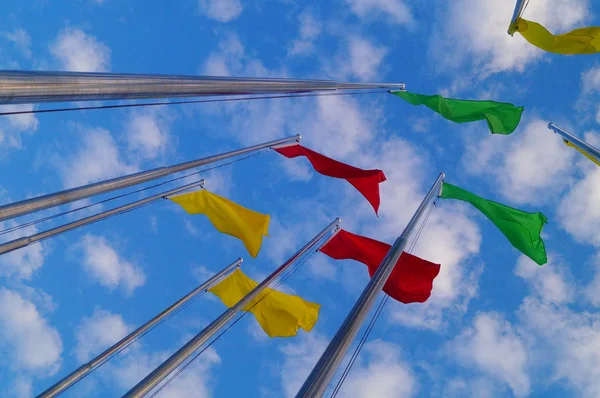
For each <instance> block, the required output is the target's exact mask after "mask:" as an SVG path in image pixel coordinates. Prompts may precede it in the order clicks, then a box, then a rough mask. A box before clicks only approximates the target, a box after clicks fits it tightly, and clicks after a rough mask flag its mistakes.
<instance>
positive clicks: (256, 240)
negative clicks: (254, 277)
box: [169, 189, 270, 257]
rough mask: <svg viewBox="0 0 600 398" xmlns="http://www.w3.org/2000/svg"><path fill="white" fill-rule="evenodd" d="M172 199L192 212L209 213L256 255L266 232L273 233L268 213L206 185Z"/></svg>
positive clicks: (227, 231)
mask: <svg viewBox="0 0 600 398" xmlns="http://www.w3.org/2000/svg"><path fill="white" fill-rule="evenodd" d="M169 199H170V200H172V201H173V202H175V203H177V204H178V205H180V206H181V207H183V209H184V210H185V211H186V212H188V213H189V214H204V215H206V217H208V219H209V220H210V222H211V223H212V225H213V226H214V227H215V228H216V229H217V230H218V231H219V232H222V233H224V234H227V235H231V236H234V237H236V238H238V239H240V240H241V241H242V242H243V243H244V246H245V247H246V249H247V250H248V253H250V255H251V256H252V257H256V256H257V255H258V252H259V251H260V247H261V245H262V241H263V236H268V234H269V219H270V217H269V215H268V214H262V213H258V212H256V211H253V210H250V209H247V208H245V207H243V206H240V205H238V204H237V203H235V202H232V201H231V200H229V199H225V198H224V197H222V196H219V195H216V194H214V193H210V192H208V191H207V190H205V189H202V190H199V191H194V192H190V193H184V194H181V195H177V196H172V197H169Z"/></svg>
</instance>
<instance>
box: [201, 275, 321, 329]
mask: <svg viewBox="0 0 600 398" xmlns="http://www.w3.org/2000/svg"><path fill="white" fill-rule="evenodd" d="M256 286H258V283H256V282H255V281H253V280H252V279H250V278H249V277H248V276H246V274H244V273H243V272H242V271H241V270H239V269H237V270H235V271H234V272H232V273H231V274H230V275H229V276H228V277H227V278H225V279H223V280H222V281H221V282H219V283H218V284H216V285H215V286H213V287H211V288H210V289H208V291H209V292H211V293H212V294H214V295H215V296H217V297H218V298H220V299H221V301H222V302H223V304H225V305H226V306H227V307H229V308H231V307H233V306H234V305H236V304H237V303H238V302H239V301H240V300H241V299H242V298H243V297H244V296H245V295H247V294H248V293H250V292H251V291H252V289H254V288H255V287H256ZM320 307H321V306H320V305H319V304H317V303H311V302H309V301H306V300H304V299H303V298H301V297H299V296H293V295H291V294H286V293H282V292H278V291H277V290H273V289H271V288H265V289H264V290H263V291H262V292H260V293H259V295H258V296H256V297H255V298H254V300H252V301H251V302H250V303H249V304H248V305H246V306H245V307H244V308H243V309H242V310H243V311H250V312H251V313H252V314H253V315H254V316H255V317H256V320H257V321H258V323H259V324H260V327H261V328H262V329H263V330H264V331H265V333H266V334H267V335H268V336H269V337H292V336H295V335H296V333H297V332H298V329H299V328H302V329H304V330H305V331H307V332H310V331H311V330H312V328H313V326H315V324H316V323H317V319H318V318H319V308H320Z"/></svg>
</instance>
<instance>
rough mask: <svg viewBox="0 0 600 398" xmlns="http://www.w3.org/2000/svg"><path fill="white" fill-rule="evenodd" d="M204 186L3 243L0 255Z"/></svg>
mask: <svg viewBox="0 0 600 398" xmlns="http://www.w3.org/2000/svg"><path fill="white" fill-rule="evenodd" d="M203 185H204V180H200V181H196V182H192V183H190V184H186V185H183V186H181V187H179V188H174V189H171V190H169V191H165V192H162V193H158V194H156V195H152V196H149V197H147V198H145V199H140V200H137V201H135V202H131V203H129V204H126V205H123V206H119V207H115V208H114V209H110V210H107V211H103V212H102V213H98V214H94V215H93V216H89V217H85V218H82V219H81V220H77V221H73V222H70V223H68V224H63V225H60V226H58V227H56V228H51V229H49V230H47V231H43V232H39V233H37V234H34V235H30V236H24V237H22V238H18V239H14V240H11V241H9V242H6V243H2V244H0V255H2V254H5V253H8V252H12V251H14V250H17V249H20V248H22V247H25V246H28V245H30V244H32V243H35V242H39V241H41V240H44V239H48V238H51V237H53V236H56V235H59V234H62V233H65V232H68V231H71V230H73V229H75V228H79V227H83V226H84V225H88V224H91V223H94V222H97V221H102V220H104V219H106V218H108V217H111V216H114V215H117V214H122V213H125V212H127V211H130V210H133V209H137V208H138V207H141V206H143V205H145V204H148V203H150V202H153V201H155V200H157V199H160V198H165V197H167V196H170V195H175V194H176V193H179V192H182V191H185V190H187V189H190V188H193V187H195V186H203Z"/></svg>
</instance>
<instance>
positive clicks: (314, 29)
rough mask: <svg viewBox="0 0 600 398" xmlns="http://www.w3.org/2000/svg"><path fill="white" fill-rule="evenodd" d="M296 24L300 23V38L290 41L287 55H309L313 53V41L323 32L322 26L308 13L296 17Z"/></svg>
mask: <svg viewBox="0 0 600 398" xmlns="http://www.w3.org/2000/svg"><path fill="white" fill-rule="evenodd" d="M298 22H299V23H300V37H299V38H298V39H296V40H294V41H292V43H291V45H290V48H289V50H288V55H295V56H299V55H310V54H312V53H314V52H315V46H314V44H313V41H314V40H315V39H316V38H317V37H319V35H320V34H321V31H322V30H323V26H322V24H321V22H320V21H318V20H317V19H316V18H315V16H314V15H313V14H312V13H310V12H308V11H305V12H303V13H301V14H300V15H298Z"/></svg>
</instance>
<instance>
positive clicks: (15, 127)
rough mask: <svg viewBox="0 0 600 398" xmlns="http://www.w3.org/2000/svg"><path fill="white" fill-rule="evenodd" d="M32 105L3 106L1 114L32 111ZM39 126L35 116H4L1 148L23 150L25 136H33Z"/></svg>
mask: <svg viewBox="0 0 600 398" xmlns="http://www.w3.org/2000/svg"><path fill="white" fill-rule="evenodd" d="M31 110H33V105H31V104H16V105H1V106H0V111H1V112H20V111H31ZM38 126H39V121H38V119H37V117H35V115H34V114H23V115H11V116H2V119H0V146H4V147H8V148H16V149H21V148H22V147H23V143H22V138H23V135H25V134H33V133H35V132H36V130H37V129H38Z"/></svg>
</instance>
